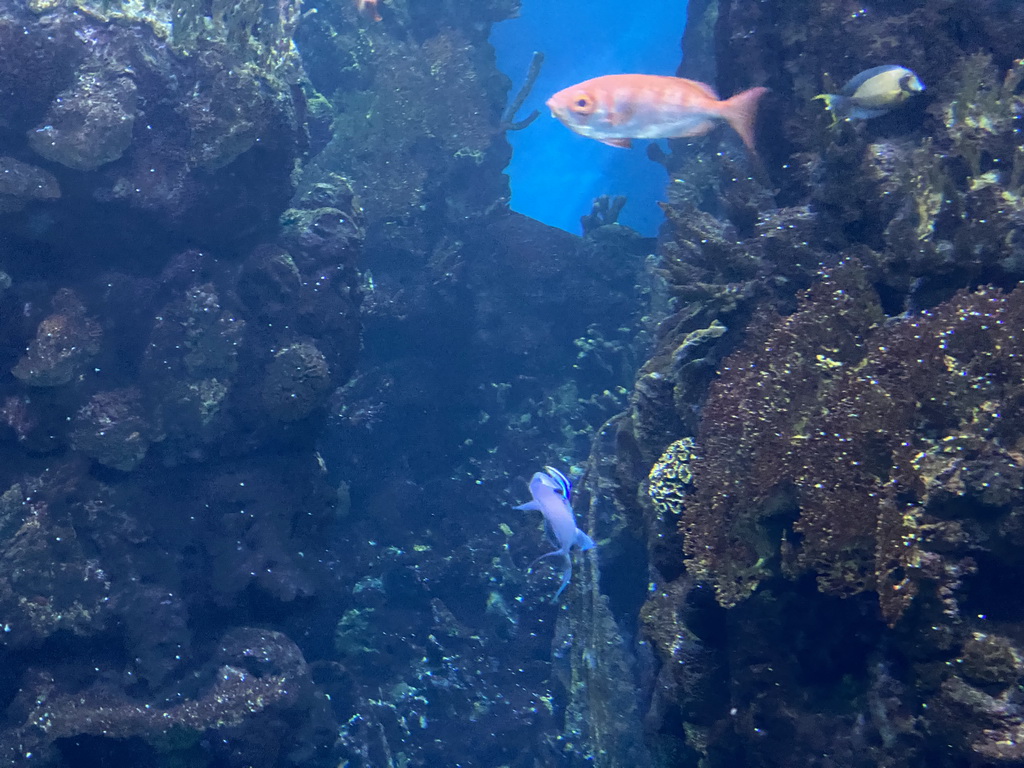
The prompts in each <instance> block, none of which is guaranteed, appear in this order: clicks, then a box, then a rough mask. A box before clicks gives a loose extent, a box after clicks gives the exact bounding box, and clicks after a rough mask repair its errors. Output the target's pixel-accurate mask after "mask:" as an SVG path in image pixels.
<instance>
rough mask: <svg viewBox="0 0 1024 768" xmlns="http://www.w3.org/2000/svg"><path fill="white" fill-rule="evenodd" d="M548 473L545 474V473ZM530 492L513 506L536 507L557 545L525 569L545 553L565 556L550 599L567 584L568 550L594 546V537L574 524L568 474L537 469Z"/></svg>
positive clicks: (552, 469) (569, 564)
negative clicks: (557, 582)
mask: <svg viewBox="0 0 1024 768" xmlns="http://www.w3.org/2000/svg"><path fill="white" fill-rule="evenodd" d="M545 473H547V474H545ZM530 495H531V496H533V501H528V502H526V503H525V504H520V505H519V506H518V507H516V509H521V510H537V511H538V512H540V513H541V514H543V515H544V520H545V522H546V523H547V528H548V534H549V536H550V537H551V539H552V541H553V542H554V543H555V544H558V549H556V550H554V551H552V552H547V553H546V554H543V555H541V556H540V557H538V558H537V559H536V560H534V561H533V562H532V563H530V567H529V569H527V570H528V572H529V571H531V570H533V566H535V565H536V564H537V563H538V562H540V561H541V560H543V559H544V558H545V557H552V556H554V555H561V556H562V557H564V558H565V570H564V571H563V572H562V585H561V586H560V587H559V588H558V591H557V592H555V596H554V597H553V598H552V601H554V600H557V599H558V596H559V595H561V594H562V590H564V589H565V587H566V586H567V585H568V584H569V579H571V578H572V557H571V556H570V554H569V553H570V550H572V548H573V547H576V548H577V549H578V550H580V551H581V552H583V551H585V550H588V549H591V548H593V547H594V546H595V545H594V540H593V539H591V538H590V537H589V536H587V534H585V533H584V532H583V531H581V530H580V529H579V528H577V527H576V517H575V515H573V511H572V505H571V504H570V498H571V496H572V483H570V482H569V478H567V477H566V476H565V475H563V474H562V473H561V472H559V471H558V470H557V469H555V468H554V467H544V472H537V473H535V474H534V476H533V477H532V478H531V479H530Z"/></svg>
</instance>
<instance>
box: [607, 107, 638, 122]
mask: <svg viewBox="0 0 1024 768" xmlns="http://www.w3.org/2000/svg"><path fill="white" fill-rule="evenodd" d="M632 119H633V110H632V109H630V108H629V107H623V108H622V109H617V110H615V111H613V112H612V113H611V114H610V115H608V122H609V124H611V125H613V126H616V127H618V126H620V125H625V124H626V123H628V122H629V121H630V120H632Z"/></svg>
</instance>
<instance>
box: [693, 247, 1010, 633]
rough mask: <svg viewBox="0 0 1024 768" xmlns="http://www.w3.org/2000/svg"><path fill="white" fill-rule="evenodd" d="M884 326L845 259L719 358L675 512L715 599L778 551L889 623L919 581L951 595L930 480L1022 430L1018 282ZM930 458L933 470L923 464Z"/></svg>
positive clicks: (790, 568) (947, 541) (951, 577)
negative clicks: (868, 595) (874, 605)
mask: <svg viewBox="0 0 1024 768" xmlns="http://www.w3.org/2000/svg"><path fill="white" fill-rule="evenodd" d="M881 321H882V313H881V310H880V308H879V306H878V302H877V298H876V297H875V296H874V293H873V291H872V290H871V289H870V288H868V287H867V286H866V285H865V284H864V281H863V277H862V275H861V273H860V269H859V265H857V264H856V263H851V264H847V265H845V266H843V267H841V268H839V269H837V270H835V271H834V272H833V273H832V274H830V275H826V276H825V277H824V278H823V280H822V281H821V283H820V284H818V285H817V286H815V287H814V288H813V289H812V290H811V291H809V292H808V293H807V294H806V295H805V296H804V298H803V300H802V303H801V306H800V309H798V311H797V312H795V313H794V314H793V315H791V316H789V317H785V318H775V319H766V320H764V321H763V322H762V323H761V324H760V327H759V330H757V331H755V332H754V333H753V334H752V336H751V338H750V340H749V341H748V343H747V344H746V345H745V346H744V347H743V348H742V349H741V350H740V351H738V352H737V353H735V354H734V355H733V356H731V357H730V358H728V360H727V361H726V363H725V365H724V366H723V370H722V376H721V378H720V379H719V380H718V381H717V382H716V383H715V385H714V386H713V387H712V390H711V394H710V395H709V398H708V402H707V405H706V407H705V410H704V420H703V422H702V427H701V431H700V434H699V437H698V442H699V445H700V457H699V458H698V459H697V460H696V461H695V462H694V468H693V474H694V486H695V491H694V493H693V496H692V497H690V499H689V500H688V501H687V502H686V503H685V505H684V509H683V514H682V521H681V526H682V529H683V531H684V534H685V537H686V541H685V549H686V554H687V557H688V558H689V560H688V564H689V567H690V569H691V570H692V571H693V572H694V573H695V574H696V575H698V576H699V577H701V578H705V579H708V580H710V581H711V582H712V583H713V584H714V585H715V589H716V592H717V595H718V599H719V601H720V602H721V603H722V604H723V605H734V604H735V603H736V602H738V601H739V600H742V599H743V598H744V597H746V596H747V595H748V594H749V593H750V592H751V591H752V590H753V589H755V588H756V586H757V584H758V583H759V582H760V581H762V580H763V579H764V578H765V577H767V576H768V575H769V574H770V573H772V572H773V571H774V570H775V568H774V567H773V563H775V562H776V561H777V560H778V558H780V556H781V558H782V562H781V563H780V566H781V567H782V568H783V570H785V571H786V572H787V573H789V574H790V575H794V574H796V573H801V572H808V571H809V572H812V573H814V574H815V575H816V576H817V579H818V584H819V588H820V589H821V590H822V591H825V592H829V593H834V594H839V595H849V594H855V593H857V592H862V591H865V590H876V591H878V593H879V596H880V599H881V602H882V609H883V613H884V614H885V615H886V618H888V619H889V620H890V621H896V620H897V619H898V618H899V616H900V615H901V614H902V612H903V610H904V609H905V608H906V605H907V598H906V596H907V595H911V594H913V593H914V592H915V591H916V590H917V589H918V588H919V586H920V582H921V581H922V580H927V579H932V580H937V581H939V582H941V583H944V584H946V586H947V587H948V588H949V589H951V590H953V591H955V587H956V586H957V575H956V573H951V572H949V570H948V567H949V566H950V564H951V563H956V562H960V560H959V558H958V557H952V558H948V562H943V561H942V559H941V558H936V557H934V556H933V553H932V550H935V549H938V548H940V547H939V545H940V544H942V545H943V546H942V549H944V550H948V549H949V548H950V547H951V546H956V543H957V541H956V540H957V538H958V537H957V535H956V533H955V531H954V530H953V529H952V527H951V526H950V525H948V524H946V525H940V524H938V522H937V521H936V520H935V519H934V518H933V517H932V516H931V514H930V513H934V510H932V509H930V508H929V504H932V505H935V504H938V503H939V502H940V500H941V499H940V496H939V494H938V487H939V486H940V485H941V484H940V483H937V482H936V480H935V477H936V475H937V474H941V473H942V471H949V466H950V464H951V463H952V464H958V465H959V464H962V463H963V462H964V461H965V460H966V459H967V457H968V456H978V455H980V454H986V455H991V453H992V451H993V450H995V449H996V448H997V446H995V445H993V444H992V443H991V441H993V440H995V439H998V440H999V442H1000V443H1002V444H1004V445H1007V444H1010V445H1012V444H1014V443H1016V442H1017V441H1018V440H1020V439H1022V436H1024V430H1022V427H1024V424H1022V423H1021V421H1020V420H1019V419H1018V418H1016V417H1015V415H1014V412H1013V411H1012V410H1011V407H1012V405H1013V404H1014V403H1017V402H1019V400H1020V398H1021V397H1022V396H1024V392H1022V391H1021V380H1022V377H1024V356H1022V355H1021V354H1020V353H1019V351H1018V350H1019V343H1020V338H1019V337H1020V334H1021V328H1022V327H1024V291H1020V290H1017V291H1013V292H1011V293H1009V294H1003V293H1001V292H999V291H995V290H982V291H978V292H975V293H962V294H960V295H958V296H957V297H955V298H954V299H953V300H951V301H949V302H947V303H945V304H943V305H940V306H939V307H937V308H936V309H935V310H933V311H932V312H930V313H927V314H923V315H921V316H918V317H912V318H907V319H904V320H901V321H899V322H895V323H892V324H889V325H887V326H883V325H882V322H881ZM954 446H961V449H960V450H959V451H953V452H952V453H947V454H941V451H942V450H944V449H946V450H948V449H949V448H951V447H954ZM961 451H962V452H961ZM936 452H940V455H939V456H937V457H936V459H937V460H938V462H939V463H940V464H943V465H944V466H945V469H944V470H937V469H936V468H934V467H932V466H930V465H929V462H928V461H926V458H927V457H928V456H930V455H933V454H935V453H936ZM942 457H944V458H942ZM1012 463H1013V462H1012V461H1011V464H1012ZM1010 474H1012V473H1010ZM966 492H967V491H965V493H966ZM979 500H980V501H982V503H984V500H983V499H979ZM780 540H781V543H782V546H781V548H780ZM961 564H962V565H963V563H961ZM956 570H958V569H954V571H956ZM961 570H962V569H961ZM939 591H940V592H941V589H940V590H939ZM947 597H950V599H952V597H951V596H947ZM947 608H948V610H950V611H955V610H956V608H955V600H954V601H953V602H952V603H950V604H948V605H947Z"/></svg>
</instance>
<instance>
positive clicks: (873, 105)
mask: <svg viewBox="0 0 1024 768" xmlns="http://www.w3.org/2000/svg"><path fill="white" fill-rule="evenodd" d="M923 90H924V83H922V82H921V79H920V78H919V77H918V76H917V75H916V74H914V72H913V71H911V70H909V69H907V68H906V67H899V66H896V65H895V64H886V65H884V66H881V67H872V68H871V69H865V70H864V71H863V72H861V73H860V74H859V75H854V77H852V78H851V79H850V81H849V82H848V83H847V84H846V85H844V86H843V87H842V88H841V89H840V91H839V93H822V94H819V95H818V96H815V97H814V98H815V99H821V100H822V101H824V102H825V108H826V109H828V110H829V111H830V112H832V114H833V116H834V121H835V122H838V121H839V120H840V119H842V118H848V119H851V120H867V119H869V118H872V117H879V116H880V115H884V114H885V113H886V112H888V111H889V110H890V109H892V108H893V107H896V106H899V105H900V104H902V103H903V102H904V101H906V100H907V99H909V98H910V97H911V96H913V95H914V94H917V93H920V92H921V91H923Z"/></svg>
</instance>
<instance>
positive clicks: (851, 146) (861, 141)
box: [603, 0, 1024, 768]
mask: <svg viewBox="0 0 1024 768" xmlns="http://www.w3.org/2000/svg"><path fill="white" fill-rule="evenodd" d="M1022 13H1024V10H1022V7H1021V6H1020V4H1018V3H1005V2H998V1H987V0H981V1H980V2H969V3H968V2H956V1H955V0H950V2H939V3H935V2H914V1H913V0H910V1H908V2H900V3H886V4H882V3H876V4H864V3H852V2H845V0H829V2H799V1H798V2H789V3H760V2H753V1H752V0H721V1H720V2H715V0H702V2H694V3H693V4H692V5H691V13H690V17H691V20H692V24H691V27H690V29H689V30H688V31H687V37H686V39H685V41H684V47H685V49H686V51H687V58H686V60H685V61H684V63H683V66H682V68H681V74H682V75H684V76H689V77H696V78H698V79H705V80H709V81H711V82H714V83H715V85H716V86H717V88H718V90H719V91H720V92H722V93H723V94H731V93H735V92H737V91H738V90H740V89H742V88H747V87H750V86H753V85H767V86H769V87H770V88H771V89H772V91H771V94H770V95H769V96H768V97H767V98H766V100H765V103H764V105H763V109H762V110H761V114H760V115H759V120H758V129H757V133H758V147H759V154H760V157H759V158H757V159H752V158H750V157H749V156H746V155H745V154H744V153H743V152H742V150H741V149H740V148H739V147H738V142H736V141H735V139H734V137H732V136H730V135H728V134H727V133H726V132H718V133H715V134H712V135H710V136H709V137H707V138H705V139H701V140H698V141H695V142H693V143H686V144H684V143H683V142H677V144H678V146H673V152H672V154H671V155H670V156H667V157H663V158H662V161H663V162H664V163H665V164H666V167H667V168H668V169H669V172H670V174H671V175H672V178H673V183H671V184H670V187H669V203H668V204H667V205H666V207H665V211H666V217H667V226H666V228H665V230H664V231H663V233H662V237H661V239H660V242H659V251H658V257H659V265H658V269H659V271H660V273H661V274H662V275H663V277H664V278H665V280H666V281H667V285H668V290H669V292H670V294H671V297H672V299H671V306H670V314H669V316H668V317H667V319H665V320H664V321H663V322H662V323H661V325H660V327H659V329H658V332H657V338H656V341H655V347H654V350H653V353H652V355H651V357H650V358H649V359H648V361H647V362H646V363H645V364H644V365H643V367H642V369H641V371H640V373H639V375H638V378H637V380H636V382H635V385H634V387H633V390H632V393H631V395H630V405H629V408H628V409H627V410H626V411H625V412H624V413H623V414H622V415H621V416H620V417H619V418H618V419H616V420H614V421H612V422H610V423H609V426H608V427H607V428H606V429H614V435H615V436H614V440H611V439H606V440H605V444H606V445H607V444H608V443H609V442H611V443H613V447H612V448H611V449H606V450H611V451H612V453H613V456H614V459H613V461H612V465H613V467H612V469H610V470H606V471H605V473H604V474H605V476H606V477H611V478H613V482H611V483H610V484H608V483H606V484H605V488H604V491H603V494H604V496H605V497H606V498H607V499H608V500H609V501H610V502H611V503H612V505H613V510H611V511H609V512H608V513H607V514H609V515H610V516H612V517H618V518H620V519H622V520H623V521H625V524H626V525H627V527H629V528H630V529H631V530H632V531H633V532H634V533H635V535H636V536H637V537H638V538H639V539H641V540H642V541H644V542H645V551H646V560H647V563H648V567H649V576H650V585H651V592H650V594H649V596H648V597H647V599H646V603H645V604H644V605H643V607H642V608H640V609H639V610H638V613H639V618H640V627H641V637H642V639H643V642H642V643H641V644H640V645H639V646H638V648H637V649H635V650H634V653H633V656H634V658H635V660H636V661H638V662H639V661H642V660H643V657H644V654H643V650H642V646H643V643H649V644H650V646H651V647H652V648H653V649H654V651H655V652H656V655H657V659H658V664H657V666H656V669H655V670H654V671H653V672H652V673H651V677H645V676H644V674H643V673H642V665H641V666H640V667H637V669H638V671H637V672H636V675H637V678H636V679H637V681H638V686H640V688H639V690H641V691H643V690H645V689H644V688H643V681H644V680H649V681H650V682H649V683H648V685H649V688H647V689H646V690H647V693H646V697H645V698H644V699H643V701H642V705H641V706H642V709H643V712H644V719H645V723H646V726H647V729H648V737H647V742H648V745H649V747H650V748H651V749H652V750H654V751H655V752H656V753H657V754H659V755H670V757H668V758H666V759H668V760H670V762H671V764H674V765H694V766H696V765H701V766H736V765H745V766H790V765H792V766H797V765H800V766H839V765H842V766H877V765H892V766H926V765H927V766H931V767H934V766H949V767H953V766H956V767H960V766H963V767H965V768H966V766H995V765H1021V764H1024V752H1022V751H1021V747H1020V744H1021V743H1022V742H1021V733H1022V729H1024V709H1022V708H1021V706H1020V702H1019V698H1018V695H1017V692H1018V690H1019V684H1020V681H1021V679H1022V675H1024V665H1022V663H1021V659H1022V658H1024V647H1022V646H1021V637H1022V632H1024V603H1022V602H1021V599H1020V594H1019V590H1017V589H1016V588H1015V586H1014V585H1015V584H1017V583H1019V579H1020V576H1021V573H1022V570H1024V557H1022V555H1021V552H1024V549H1022V548H1021V543H1022V542H1021V538H1020V530H1021V527H1020V526H1021V519H1022V518H1021V515H1022V514H1024V506H1022V499H1024V495H1022V491H1024V456H1022V453H1021V450H1022V447H1024V432H1022V428H1024V425H1022V424H1021V422H1020V418H1019V412H1020V406H1021V398H1022V397H1024V389H1022V384H1021V382H1022V370H1021V361H1022V359H1024V343H1022V341H1024V338H1022V336H1024V317H1022V314H1021V313H1022V307H1024V304H1022V302H1024V288H1021V287H1020V281H1021V280H1024V260H1022V257H1024V250H1022V247H1024V184H1022V182H1024V151H1022V149H1021V136H1022V131H1024V93H1022V88H1021V83H1022V80H1024V59H1022V57H1024V44H1022V43H1021V40H1020V37H1019V35H1017V34H1015V33H1013V32H1011V30H1012V29H1013V28H1014V26H1013V25H1015V24H1019V23H1020V22H1021V21H1022V20H1024V16H1022ZM881 64H900V65H903V66H906V67H909V68H911V69H913V70H914V71H915V72H916V73H917V74H918V75H919V76H920V78H921V79H922V80H923V81H924V82H925V84H926V85H927V89H926V91H925V92H924V93H923V94H921V95H919V96H917V97H914V98H912V99H910V100H909V101H907V102H906V103H905V104H903V105H902V106H901V107H900V108H898V109H893V110H892V111H890V112H889V113H887V114H885V115H883V116H880V117H877V118H875V119H872V120H867V121H865V120H843V119H840V120H838V121H836V120H834V119H833V116H832V115H830V114H829V113H828V112H826V111H825V109H824V108H823V106H822V102H821V101H820V100H817V101H816V100H814V99H813V97H814V96H815V95H817V94H820V93H825V92H835V91H836V90H837V89H838V88H839V87H840V86H841V85H842V84H843V83H844V82H846V81H847V80H848V79H849V78H851V77H852V76H854V75H856V74H857V73H858V72H860V71H862V70H864V69H867V68H869V67H874V66H878V65H881ZM716 150H717V155H716ZM605 590H606V591H607V592H608V594H609V596H610V597H612V599H613V600H614V595H615V591H614V587H613V586H606V588H605ZM620 624H622V622H621V621H620Z"/></svg>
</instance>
